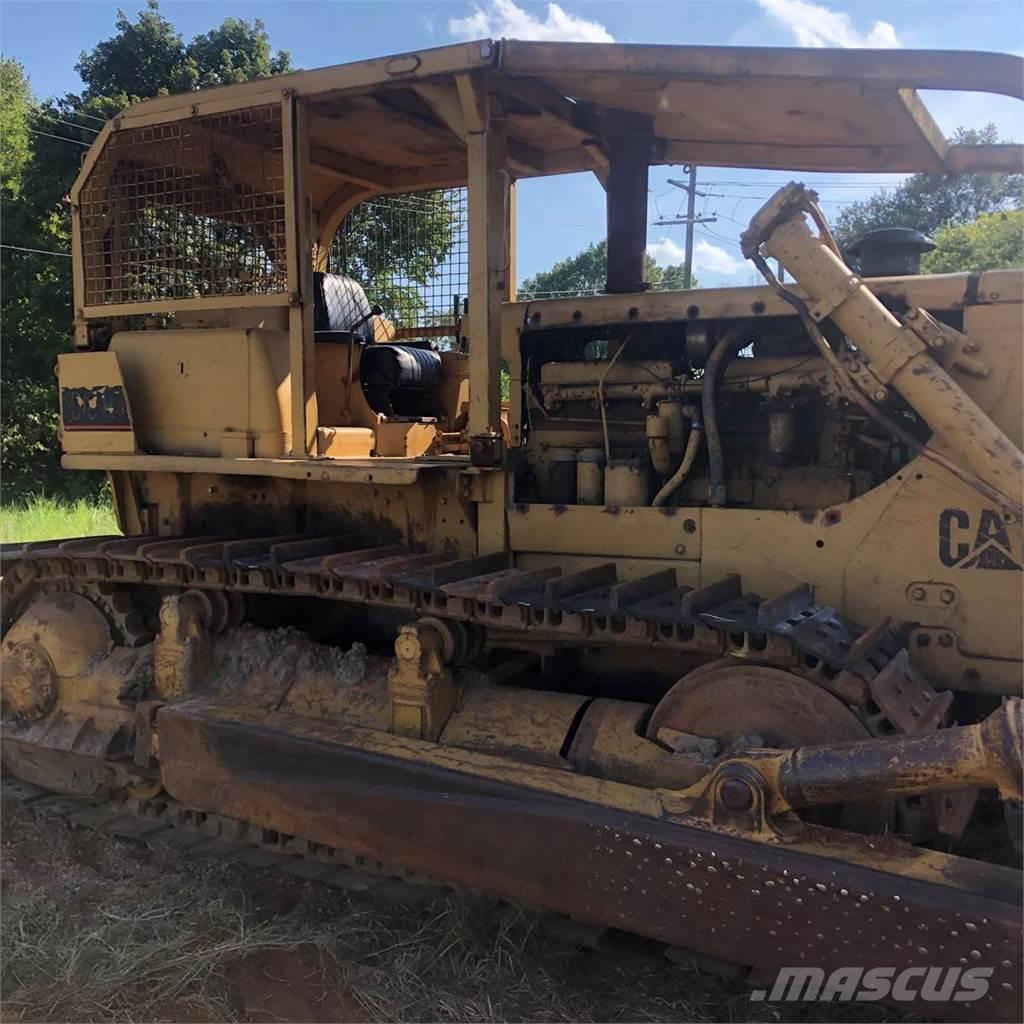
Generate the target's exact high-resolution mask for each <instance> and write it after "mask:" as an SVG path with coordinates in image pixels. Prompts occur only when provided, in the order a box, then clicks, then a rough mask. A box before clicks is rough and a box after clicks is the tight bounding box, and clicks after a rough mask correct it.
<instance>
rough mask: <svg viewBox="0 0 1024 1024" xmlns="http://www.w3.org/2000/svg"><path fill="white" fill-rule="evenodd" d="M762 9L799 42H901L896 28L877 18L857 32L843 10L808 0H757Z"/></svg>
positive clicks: (847, 45)
mask: <svg viewBox="0 0 1024 1024" xmlns="http://www.w3.org/2000/svg"><path fill="white" fill-rule="evenodd" d="M757 2H758V4H759V6H760V7H761V9H762V10H764V11H767V13H768V14H770V15H772V17H774V18H778V20H779V21H781V22H782V23H783V24H784V25H785V26H786V27H787V28H788V29H789V30H790V31H791V32H792V33H793V35H794V37H795V38H796V41H797V42H798V43H799V44H800V45H801V46H839V47H842V48H844V49H862V48H864V47H873V48H877V49H882V50H893V49H897V48H898V47H900V46H902V45H903V44H902V43H901V42H900V40H899V37H898V36H897V35H896V29H895V28H893V26H892V25H891V24H890V23H889V22H887V21H876V22H875V23H874V25H872V26H871V31H870V32H868V33H866V34H865V33H862V32H858V31H857V30H856V29H855V28H854V27H853V21H852V20H851V18H850V16H849V15H848V14H846V13H845V12H844V11H833V10H832V9H831V8H830V7H825V6H824V5H823V4H815V3H811V2H810V0H757Z"/></svg>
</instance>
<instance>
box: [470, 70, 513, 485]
mask: <svg viewBox="0 0 1024 1024" xmlns="http://www.w3.org/2000/svg"><path fill="white" fill-rule="evenodd" d="M458 89H459V97H460V99H461V100H462V107H463V113H464V116H465V119H466V157H467V163H468V172H469V174H468V184H469V231H468V234H469V380H470V390H469V434H470V456H471V459H472V461H474V463H476V464H479V465H495V464H497V463H500V462H501V460H502V457H503V452H502V443H501V306H502V303H503V302H504V301H505V300H506V299H507V297H508V294H509V289H510V274H511V273H512V260H511V253H510V242H511V231H510V220H511V207H512V203H511V178H510V176H509V173H508V170H507V166H506V134H507V132H506V127H505V121H504V120H503V118H502V116H501V115H502V113H503V110H502V103H501V100H500V99H499V98H498V97H497V96H494V95H492V94H491V93H490V92H489V90H488V88H487V81H486V79H484V78H480V77H476V76H469V75H462V76H459V79H458Z"/></svg>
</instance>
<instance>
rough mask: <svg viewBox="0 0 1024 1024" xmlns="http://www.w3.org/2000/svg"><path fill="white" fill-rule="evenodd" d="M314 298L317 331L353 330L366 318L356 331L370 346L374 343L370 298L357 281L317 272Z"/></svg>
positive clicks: (314, 327)
mask: <svg viewBox="0 0 1024 1024" xmlns="http://www.w3.org/2000/svg"><path fill="white" fill-rule="evenodd" d="M313 299H314V306H315V308H314V315H313V330H314V331H315V332H316V333H318V334H319V333H321V332H333V331H351V330H352V329H353V326H354V325H355V324H357V323H359V321H360V320H363V323H362V324H360V326H359V327H357V328H356V329H355V334H356V336H357V337H358V338H360V339H361V340H362V341H364V342H365V343H366V344H367V345H369V344H372V343H373V318H372V317H370V316H369V313H370V300H369V299H367V297H366V292H364V291H363V286H362V285H361V284H360V283H359V282H358V281H355V280H353V279H352V278H351V277H346V276H345V275H344V274H324V273H320V272H317V273H315V274H314V275H313ZM364 318H365V319H364Z"/></svg>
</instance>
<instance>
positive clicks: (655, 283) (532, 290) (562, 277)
mask: <svg viewBox="0 0 1024 1024" xmlns="http://www.w3.org/2000/svg"><path fill="white" fill-rule="evenodd" d="M644 265H645V274H644V276H645V277H646V278H647V281H648V282H649V283H650V285H651V288H652V289H653V290H654V291H671V290H673V289H679V288H682V287H683V267H682V265H681V264H677V265H674V266H670V267H662V266H659V265H658V264H657V263H655V262H654V260H653V259H652V258H651V256H650V255H645V257H644ZM607 276H608V243H607V241H602V242H594V243H592V244H591V245H588V246H587V248H586V249H584V250H583V251H582V252H579V253H577V254H576V255H575V256H570V257H569V258H568V259H564V260H559V261H558V262H557V263H556V264H555V265H554V266H553V267H552V268H551V269H550V270H542V271H541V272H540V273H539V274H534V275H533V276H532V277H528V278H526V280H524V281H523V283H522V284H521V285H520V286H519V290H518V293H517V294H518V297H519V298H521V299H529V298H532V297H534V296H539V297H541V298H543V297H544V296H546V295H550V294H552V293H555V294H565V295H585V294H588V293H593V292H600V291H603V290H604V285H605V280H606V278H607ZM692 280H693V283H692V285H691V287H693V288H699V287H700V285H699V283H698V282H697V279H696V277H693V279H692Z"/></svg>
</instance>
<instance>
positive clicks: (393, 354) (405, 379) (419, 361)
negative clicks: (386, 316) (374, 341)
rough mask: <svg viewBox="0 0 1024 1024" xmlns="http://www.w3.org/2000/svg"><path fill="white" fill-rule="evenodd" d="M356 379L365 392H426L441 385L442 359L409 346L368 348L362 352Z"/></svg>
mask: <svg viewBox="0 0 1024 1024" xmlns="http://www.w3.org/2000/svg"><path fill="white" fill-rule="evenodd" d="M359 377H360V380H361V381H362V384H363V387H364V388H365V389H366V390H367V391H377V390H387V391H394V390H396V389H397V388H413V389H416V390H418V391H427V390H430V389H432V388H436V387H437V385H438V384H440V383H441V357H440V355H438V354H437V353H436V352H434V351H433V350H431V349H429V348H416V347H414V346H412V345H371V346H370V347H369V348H367V349H366V351H364V352H363V358H362V362H361V363H360V364H359Z"/></svg>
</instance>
